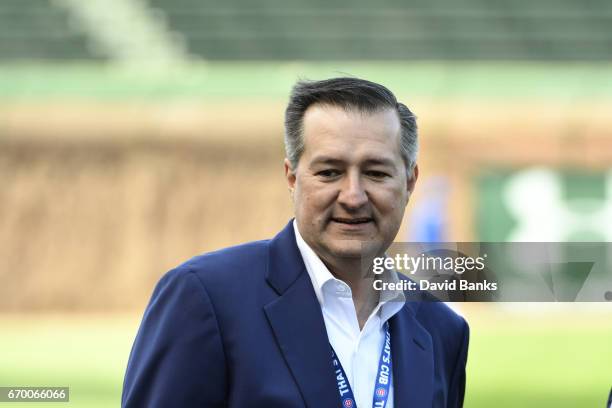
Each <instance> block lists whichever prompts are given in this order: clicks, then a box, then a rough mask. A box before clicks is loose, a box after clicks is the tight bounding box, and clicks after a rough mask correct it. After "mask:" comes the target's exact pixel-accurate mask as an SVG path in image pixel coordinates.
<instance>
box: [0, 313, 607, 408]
mask: <svg viewBox="0 0 612 408" xmlns="http://www.w3.org/2000/svg"><path fill="white" fill-rule="evenodd" d="M574 306H576V305H575V304H573V305H572V307H571V308H569V307H566V308H565V309H564V310H565V311H560V312H559V311H555V312H535V313H534V312H522V313H517V312H508V311H506V310H504V309H500V308H499V307H495V308H492V307H491V306H475V305H469V308H468V309H466V310H465V311H464V312H465V315H466V316H467V318H468V320H469V322H470V325H471V344H470V355H469V361H468V385H467V394H466V403H465V406H466V407H468V408H469V407H474V408H480V407H500V408H504V407H534V408H536V407H555V408H563V407H568V408H569V407H572V408H574V407H603V405H604V403H605V400H606V398H607V393H608V390H609V388H610V385H612V374H611V373H612V371H611V370H610V367H611V365H612V347H611V345H612V313H611V310H610V308H607V309H606V310H603V311H598V310H591V309H585V310H583V311H580V312H578V311H577V310H581V309H583V308H578V307H574ZM570 311H571V312H570ZM139 319H140V318H139V317H138V316H134V315H114V316H113V315H93V316H88V315H79V316H75V315H51V316H35V315H24V316H18V315H3V316H1V317H0V327H2V336H0V347H1V348H2V350H3V352H2V353H1V354H0V385H3V386H69V387H70V402H69V403H53V404H49V403H46V404H45V403H40V404H30V405H28V406H50V405H52V406H73V407H83V408H102V407H114V406H119V403H120V396H121V384H122V379H123V373H124V370H125V366H126V362H127V358H128V355H129V351H130V348H131V344H132V341H133V338H134V336H135V333H136V330H137V327H138V324H139ZM5 405H6V406H8V405H9V404H7V403H5V404H2V403H0V406H5ZM19 406H25V404H23V403H22V404H20V405H19Z"/></svg>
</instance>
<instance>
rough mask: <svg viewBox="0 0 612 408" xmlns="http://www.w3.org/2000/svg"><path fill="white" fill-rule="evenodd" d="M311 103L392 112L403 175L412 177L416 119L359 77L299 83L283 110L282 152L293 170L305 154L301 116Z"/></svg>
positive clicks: (381, 89) (385, 92) (385, 91)
mask: <svg viewBox="0 0 612 408" xmlns="http://www.w3.org/2000/svg"><path fill="white" fill-rule="evenodd" d="M314 104H324V105H332V106H339V107H341V108H343V109H346V110H351V109H357V110H359V111H362V112H366V113H374V112H379V111H381V110H384V109H394V110H395V111H396V112H397V115H398V118H399V121H400V125H401V129H402V130H401V140H400V149H401V155H402V158H403V159H404V163H405V164H406V172H407V174H408V177H409V178H412V170H413V169H414V166H415V164H416V156H417V151H418V138H417V124H416V117H415V116H414V114H413V113H412V112H411V111H410V109H408V107H407V106H406V105H404V104H403V103H401V102H398V101H397V98H396V97H395V95H393V93H392V92H391V91H390V90H389V89H387V88H386V87H384V86H382V85H380V84H377V83H374V82H370V81H366V80H364V79H359V78H350V77H342V78H331V79H325V80H322V81H298V82H297V83H296V84H295V85H294V87H293V89H292V91H291V95H290V97H289V103H288V104H287V109H286V110H285V153H286V155H287V159H289V162H290V163H291V167H292V168H293V169H296V168H297V165H298V162H299V160H300V157H301V156H302V153H303V152H304V138H303V134H302V133H303V119H304V113H305V112H306V110H307V109H308V107H310V106H311V105H314Z"/></svg>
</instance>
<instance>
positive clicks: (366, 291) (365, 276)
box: [324, 259, 379, 329]
mask: <svg viewBox="0 0 612 408" xmlns="http://www.w3.org/2000/svg"><path fill="white" fill-rule="evenodd" d="M324 263H325V264H326V266H327V268H328V269H329V271H330V272H331V274H332V275H334V276H335V277H336V278H338V279H340V280H342V281H344V282H345V283H346V284H347V285H349V287H350V288H351V293H352V296H353V305H354V306H355V312H356V313H357V320H358V321H359V328H360V329H363V326H364V325H365V322H366V321H367V320H368V317H370V315H371V314H372V311H373V310H374V308H376V305H377V304H378V301H379V293H378V291H376V290H374V287H373V286H372V283H373V281H374V276H372V274H370V273H365V272H362V263H361V260H360V259H357V260H356V261H353V260H349V261H344V262H341V263H340V264H339V263H335V264H329V263H327V262H324Z"/></svg>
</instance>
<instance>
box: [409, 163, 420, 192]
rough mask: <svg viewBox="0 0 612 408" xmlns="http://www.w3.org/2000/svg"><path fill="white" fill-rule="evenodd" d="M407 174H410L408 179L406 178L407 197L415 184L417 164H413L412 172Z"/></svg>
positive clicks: (417, 174) (417, 171)
mask: <svg viewBox="0 0 612 408" xmlns="http://www.w3.org/2000/svg"><path fill="white" fill-rule="evenodd" d="M408 176H412V177H409V178H408V180H406V189H407V190H408V197H410V196H411V195H412V192H413V191H414V186H415V185H416V182H417V179H418V178H419V165H418V164H415V165H414V168H413V169H412V174H409V175H408Z"/></svg>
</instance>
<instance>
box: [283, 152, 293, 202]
mask: <svg viewBox="0 0 612 408" xmlns="http://www.w3.org/2000/svg"><path fill="white" fill-rule="evenodd" d="M285 178H286V179H287V186H288V187H289V191H291V193H292V194H293V189H294V188H295V170H294V169H292V168H291V162H289V159H287V158H286V159H285Z"/></svg>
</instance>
